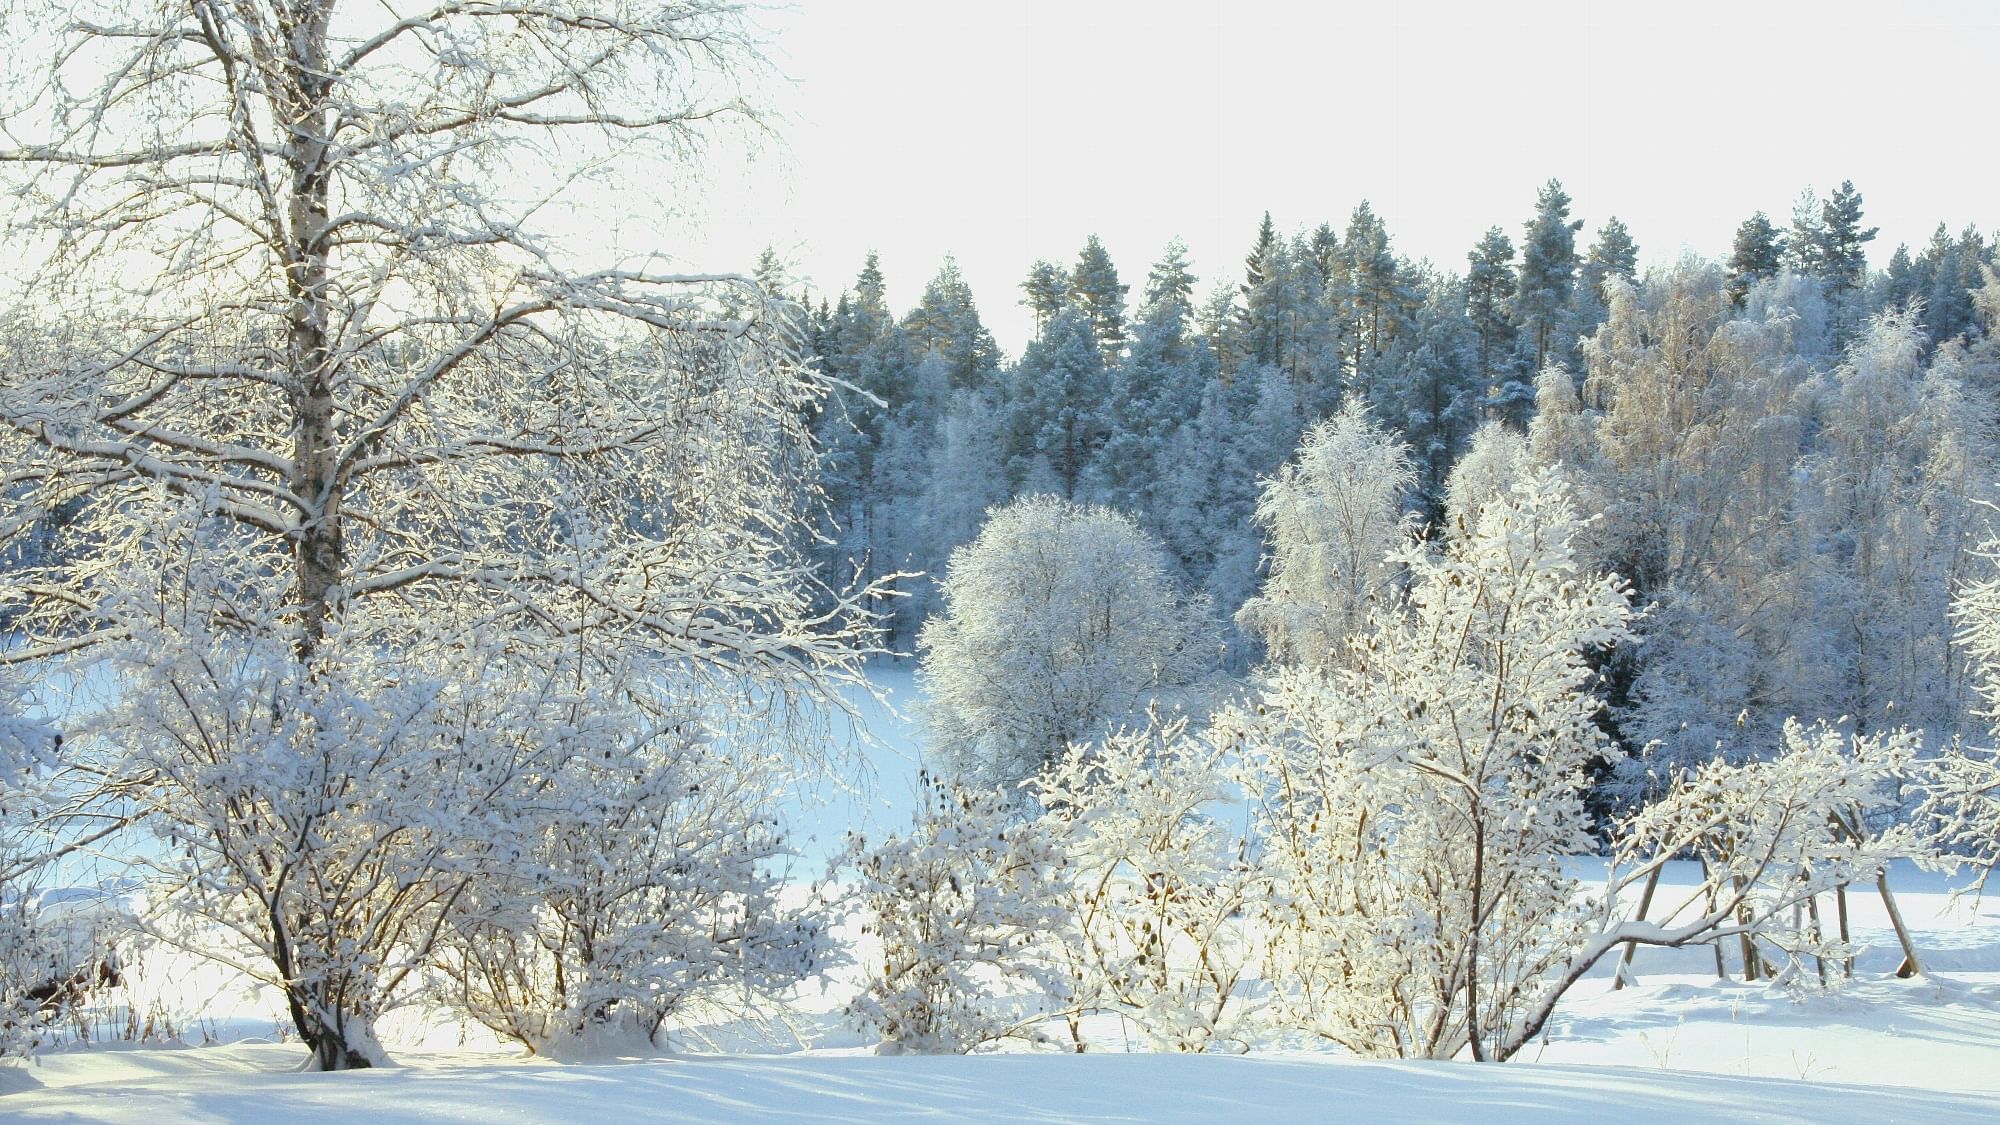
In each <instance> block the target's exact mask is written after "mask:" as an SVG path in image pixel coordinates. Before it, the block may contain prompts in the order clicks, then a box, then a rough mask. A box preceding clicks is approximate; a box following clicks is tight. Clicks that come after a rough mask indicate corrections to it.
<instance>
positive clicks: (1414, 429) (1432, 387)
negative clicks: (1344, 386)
mask: <svg viewBox="0 0 2000 1125" xmlns="http://www.w3.org/2000/svg"><path fill="white" fill-rule="evenodd" d="M1418 284H1419V285H1420V287H1421V288H1420V292H1421V293H1422V299H1421V300H1420V301H1419V302H1418V303H1417V306H1416V309H1415V311H1414V312H1413V313H1411V314H1410V315H1409V317H1408V318H1407V323H1406V324H1405V326H1404V329H1403V331H1402V332H1401V334H1399V335H1398V336H1397V337H1396V339H1395V340H1394V341H1392V342H1391V343H1390V345H1389V350H1388V351H1387V352H1385V353H1383V355H1382V358H1381V359H1380V360H1379V361H1377V362H1376V363H1375V364H1374V365H1373V372H1374V378H1372V379H1371V380H1370V381H1369V382H1367V383H1366V384H1363V390H1364V393H1365V394H1366V395H1367V396H1368V399H1369V402H1370V403H1371V404H1372V405H1373V407H1374V410H1375V413H1376V415H1377V416H1378V417H1380V418H1381V419H1382V420H1383V421H1384V422H1385V423H1387V424H1388V426H1389V427H1390V428H1391V429H1393V430H1396V431H1399V432H1400V433H1401V436H1402V439H1403V441H1404V443H1405V444H1407V445H1408V446H1409V447H1410V455H1411V458H1412V460H1413V461H1414V462H1415V464H1416V468H1417V485H1418V489H1419V499H1420V500H1421V502H1422V504H1423V506H1424V508H1425V509H1426V511H1427V513H1428V514H1429V515H1432V516H1435V515H1437V514H1438V513H1439V511H1440V510H1441V507H1440V506H1441V504H1442V502H1443V497H1444V487H1445V478H1446V476H1447V474H1449V473H1450V471H1451V466H1452V464H1453V463H1454V462H1455V461H1456V460H1457V459H1458V455H1459V451H1460V450H1461V448H1462V447H1463V446H1464V444H1465V441H1466V439H1467V437H1468V435H1470V434H1471V432H1472V429H1473V427H1475V426H1476V425H1478V423H1479V405H1480V401H1481V399H1482V398H1483V397H1484V384H1483V382H1482V379H1481V376H1480V372H1479V366H1478V349H1479V345H1478V337H1477V334H1476V332H1475V331H1474V328H1473V324H1472V321H1471V320H1470V319H1468V318H1467V316H1466V312H1465V309H1466V305H1467V298H1466V283H1465V282H1464V281H1462V280H1460V279H1459V278H1457V277H1450V276H1444V275H1440V274H1438V273H1437V272H1435V271H1432V270H1425V271H1423V272H1422V273H1421V274H1420V275H1419V277H1418Z"/></svg>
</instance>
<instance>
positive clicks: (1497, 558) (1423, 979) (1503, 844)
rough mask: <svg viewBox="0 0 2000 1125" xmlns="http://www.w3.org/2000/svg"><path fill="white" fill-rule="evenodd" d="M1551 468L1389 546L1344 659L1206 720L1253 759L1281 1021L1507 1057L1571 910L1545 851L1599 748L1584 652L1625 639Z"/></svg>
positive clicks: (1576, 824)
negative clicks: (1428, 533)
mask: <svg viewBox="0 0 2000 1125" xmlns="http://www.w3.org/2000/svg"><path fill="white" fill-rule="evenodd" d="M1579 523H1580V520H1579V517H1578V516H1577V515H1576V513H1575V510H1574V509H1573V508H1572V507H1571V504H1570V501H1569V499H1568V496H1567V495H1566V493H1565V492H1564V490H1563V489H1562V487H1561V485H1560V483H1559V482H1558V481H1557V479H1556V478H1555V477H1554V476H1553V475H1552V474H1550V473H1548V472H1547V471H1541V472H1537V473H1534V474H1531V475H1530V476H1528V477H1526V478H1524V479H1523V480H1521V481H1520V482H1518V483H1517V484H1516V485H1515V486H1514V487H1512V488H1510V489H1509V490H1508V491H1507V492H1506V493H1504V494H1503V495H1502V496H1501V497H1499V498H1496V499H1495V500H1493V501H1492V502H1489V503H1488V504H1487V505H1486V506H1485V507H1484V508H1483V509H1482V511H1481V513H1480V516H1479V520H1478V523H1477V524H1476V525H1475V526H1474V528H1473V529H1472V530H1471V533H1470V534H1469V535H1466V536H1464V537H1462V538H1458V539H1454V540H1452V541H1451V542H1449V543H1448V544H1447V546H1446V548H1445V553H1444V554H1442V555H1439V556H1433V555H1431V554H1429V553H1427V552H1426V551H1425V550H1424V549H1423V548H1422V547H1421V546H1417V545H1412V546H1410V547H1408V548H1406V549H1404V550H1403V551H1402V552H1401V553H1400V554H1399V556H1398V562H1399V564H1400V565H1402V566H1404V567H1407V568H1408V570H1409V572H1410V575H1411V582H1410V587H1409V592H1408V594H1407V596H1406V597H1404V598H1401V599H1397V600H1396V601H1395V602H1393V603H1389V604H1382V605H1378V606H1377V607H1376V608H1375V610H1374V612H1373V613H1372V614H1371V615H1370V628H1369V630H1368V631H1367V632H1366V633H1364V634H1362V635H1361V636H1359V637H1357V638H1356V639H1355V640H1354V642H1353V648H1352V652H1353V655H1352V658H1351V662H1350V663H1349V664H1348V665H1347V666H1333V667H1315V666H1312V665H1304V664H1297V665H1290V666H1286V667H1282V668H1280V669H1279V670H1277V671H1276V673H1275V674H1274V675H1273V676H1272V677H1271V679H1270V681H1269V683H1268V685H1267V687H1266V689H1265V691H1264V693H1263V696H1262V699H1261V700H1260V702H1259V705H1258V707H1257V708H1256V711H1255V712H1254V713H1243V714H1240V715H1237V716H1234V717H1233V718H1228V719H1225V720H1224V721H1223V724H1222V725H1223V727H1224V729H1229V730H1233V731H1234V732H1235V735H1236V737H1237V738H1238V739H1239V740H1240V743H1241V745H1242V746H1243V747H1244V748H1245V750H1246V752H1247V753H1249V754H1250V755H1251V756H1252V758H1253V760H1254V761H1255V762H1256V763H1257V765H1258V767H1259V769H1260V771H1261V773H1262V778H1263V779H1262V782H1261V784H1260V786H1259V787H1258V789H1257V792H1256V799H1257V817H1258V820H1259V822H1260V827H1259V829H1258V834H1259V838H1260V840H1261V841H1262V843H1263V851H1264V858H1263V861H1262V866H1263V868H1264V869H1265V870H1266V871H1267V872H1269V873H1270V874H1271V876H1272V878H1273V879H1274V881H1275V883H1276V887H1275V889H1274V891H1273V893H1272V895H1271V903H1272V905H1271V908H1270V917H1269V918H1268V919H1267V925H1268V926H1269V932H1270V935H1271V937H1270V941H1271V951H1270V953H1269V954H1268V956H1269V957H1270V958H1271V965H1270V970H1269V973H1268V979H1270V980H1271V981H1273V982H1274V983H1275V984H1276V986H1277V995H1276V996H1275V997H1274V1003H1275V1004H1276V1005H1277V1006H1278V1008H1279V1009H1280V1011H1281V1013H1282V1016H1281V1019H1282V1020H1283V1021H1284V1022H1286V1023H1289V1024H1291V1025H1292V1026H1296V1027H1299V1028H1301V1029H1304V1030H1307V1031H1309V1032H1311V1033H1313V1034H1317V1035H1320V1036H1324V1037H1326V1038H1328V1039H1330V1040H1332V1041H1334V1042H1337V1043H1340V1044H1342V1045H1343V1046H1345V1047H1347V1048H1348V1049H1350V1050H1353V1051H1356V1052H1358V1053H1362V1054H1369V1055H1398V1056H1417V1057H1431V1058H1450V1057H1452V1056H1453V1055H1456V1054H1458V1053H1459V1052H1460V1051H1464V1050H1469V1051H1470V1053H1471V1055H1472V1057H1473V1058H1475V1059H1480V1058H1487V1057H1505V1054H1504V1053H1503V1047H1504V1044H1505V1041H1506V1038H1507V1029H1508V1028H1509V1027H1510V1025H1511V1023H1512V1021H1513V1020H1515V1019H1516V1018H1517V1016H1518V1015H1519V1014H1520V1012H1521V1011H1522V1010H1523V1009H1524V1007H1526V1006H1528V1005H1531V1004H1532V1003H1534V1002H1535V1001H1536V1000H1537V999H1539V997H1540V994H1541V989H1542V988H1543V987H1544V978H1545V976H1546V974H1547V973H1548V972H1549V971H1550V970H1551V969H1552V968H1553V967H1555V966H1556V965H1558V964H1560V963H1561V958H1562V956H1563V953H1564V951H1565V950H1566V949H1567V948H1568V944H1569V942H1570V941H1572V940H1573V938H1574V936H1575V934H1576V933H1577V930H1578V927H1579V925H1580V919H1579V916H1578V913H1577V910H1578V908H1577V906H1576V903H1575V894H1576V891H1577V886H1576V883H1575V880H1573V879H1572V878H1570V877H1569V876H1567V875H1565V874H1564V873H1563V871H1562V868H1561V867H1560V866H1559V865H1557V864H1555V863H1552V862H1551V857H1552V856H1560V855H1565V854H1577V853H1580V852H1583V851H1586V850H1588V849H1589V848H1590V847H1591V843H1590V840H1589V838H1588V834H1587V831H1586V830H1587V828H1588V821H1589V818H1588V816H1587V814H1586V812H1585V810H1584V803H1583V796H1584V792H1585V785H1586V781H1585V777H1586V771H1587V770H1588V769H1589V768H1590V767H1591V766H1592V765H1593V764H1594V763H1596V762H1597V761H1599V760H1601V759H1602V758H1603V757H1604V756H1605V755H1606V754H1607V752H1608V750H1609V747H1608V745H1607V743H1606V740H1605V737H1604V734H1603V732H1602V730H1600V729H1599V727H1598V725H1597V721H1596V719H1597V714H1598V712H1599V710H1600V709H1601V706H1602V705H1601V703H1600V702H1599V700H1598V699H1597V697H1596V696H1595V694H1594V693H1593V691H1592V690H1591V688H1592V681H1593V678H1594V673H1593V672H1592V671H1591V668H1590V665H1589V663H1588V659H1587V658H1588V657H1589V655H1590V654H1591V652H1592V651H1593V650H1595V649H1597V648H1600V647H1602V646H1605V645H1609V644H1614V643H1617V642H1619V641H1621V640H1624V639H1625V638H1626V637H1627V636H1628V635H1629V634H1628V632H1627V619H1628V617H1629V614H1630V610H1629V608H1628V606H1627V604H1626V597H1625V593H1624V590H1623V588H1622V584H1621V583H1620V582H1619V581H1617V580H1616V579H1614V578H1610V577H1607V576H1603V575H1594V574H1591V573H1589V572H1588V571H1586V570H1585V569H1584V568H1583V566H1582V564H1581V562H1580V560H1579V559H1578V558H1577V557H1576V553H1575V548H1574V546H1573V543H1572V540H1573V538H1574V536H1575V533H1576V530H1577V527H1578V525H1579Z"/></svg>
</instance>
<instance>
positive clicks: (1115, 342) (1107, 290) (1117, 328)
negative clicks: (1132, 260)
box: [1069, 234, 1129, 363]
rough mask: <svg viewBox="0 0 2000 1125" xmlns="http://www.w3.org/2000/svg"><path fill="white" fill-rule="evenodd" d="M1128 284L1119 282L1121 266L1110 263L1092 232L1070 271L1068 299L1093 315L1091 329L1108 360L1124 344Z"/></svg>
mask: <svg viewBox="0 0 2000 1125" xmlns="http://www.w3.org/2000/svg"><path fill="white" fill-rule="evenodd" d="M1128 288H1129V286H1126V285H1122V284H1120V283H1119V281H1118V267H1117V266H1115V265H1113V264H1112V263H1111V255H1110V254H1107V253H1105V251H1104V244H1103V243H1102V242H1099V241H1098V240H1097V236H1096V235H1094V234H1093V235H1091V236H1090V238H1089V239H1088V240H1087V241H1085V242H1084V244H1083V250H1082V252H1080V253H1079V254H1078V255H1077V258H1076V268H1075V269H1074V270H1072V271H1071V272H1070V277H1069V299H1070V303H1071V304H1073V305H1075V306H1076V307H1077V308H1079V309H1082V310H1083V312H1084V315H1086V316H1088V317H1089V318H1090V328H1091V331H1092V332H1094V333H1096V335H1097V346H1098V348H1099V349H1100V350H1101V351H1102V352H1103V353H1104V360H1105V362H1106V363H1109V362H1111V361H1113V360H1115V359H1116V358H1117V357H1118V353H1119V352H1120V351H1122V350H1123V349H1124V347H1125V292H1126V290H1127V289H1128Z"/></svg>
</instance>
